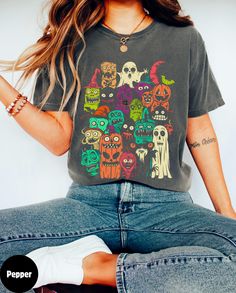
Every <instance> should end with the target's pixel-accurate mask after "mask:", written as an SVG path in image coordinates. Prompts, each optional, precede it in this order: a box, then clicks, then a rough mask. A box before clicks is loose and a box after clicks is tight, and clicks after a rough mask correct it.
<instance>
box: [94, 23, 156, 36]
mask: <svg viewBox="0 0 236 293" xmlns="http://www.w3.org/2000/svg"><path fill="white" fill-rule="evenodd" d="M157 23H158V21H157V20H156V19H153V21H152V22H151V23H150V24H149V25H148V26H146V27H145V28H144V29H142V30H141V31H138V32H134V33H132V35H131V36H130V39H133V38H138V37H141V36H143V35H145V34H147V33H149V32H150V31H151V30H152V29H153V28H154V27H155V26H156V24H157ZM97 29H98V31H100V32H102V33H104V34H106V35H108V36H110V37H113V38H115V39H120V38H121V36H124V37H126V36H129V34H118V33H115V32H113V31H112V30H111V29H109V28H108V27H106V26H104V25H103V24H102V21H99V22H98V23H97Z"/></svg>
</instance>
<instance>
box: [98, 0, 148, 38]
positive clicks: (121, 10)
mask: <svg viewBox="0 0 236 293" xmlns="http://www.w3.org/2000/svg"><path fill="white" fill-rule="evenodd" d="M104 4H105V11H106V12H105V16H104V19H103V22H104V23H105V24H107V25H108V26H110V27H111V28H112V29H113V30H114V31H116V32H118V33H121V34H128V33H130V31H132V29H134V27H135V26H137V25H138V23H139V22H140V21H141V20H142V18H143V17H144V15H145V14H146V12H145V11H144V10H143V5H142V3H141V1H138V0H133V1H132V0H128V1H122V0H120V1H119V0H118V1H115V0H114V1H112V0H104ZM152 20H153V19H152V18H151V17H150V16H148V15H147V16H146V17H145V19H144V21H143V22H142V23H141V25H140V26H139V27H138V28H137V30H136V32H138V31H140V30H142V29H144V28H145V27H146V26H147V25H149V24H150V23H151V22H152Z"/></svg>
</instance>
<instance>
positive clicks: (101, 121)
mask: <svg viewBox="0 0 236 293" xmlns="http://www.w3.org/2000/svg"><path fill="white" fill-rule="evenodd" d="M107 125H108V120H107V119H106V118H103V117H91V118H89V128H99V129H101V130H102V131H103V132H104V133H108V130H107Z"/></svg>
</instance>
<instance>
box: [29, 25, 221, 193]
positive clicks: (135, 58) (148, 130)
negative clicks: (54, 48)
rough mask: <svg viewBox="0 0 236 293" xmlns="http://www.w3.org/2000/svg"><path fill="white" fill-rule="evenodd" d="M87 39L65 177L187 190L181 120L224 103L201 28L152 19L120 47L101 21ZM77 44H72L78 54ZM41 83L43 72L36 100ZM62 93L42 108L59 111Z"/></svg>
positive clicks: (88, 182) (43, 86) (36, 100)
mask: <svg viewBox="0 0 236 293" xmlns="http://www.w3.org/2000/svg"><path fill="white" fill-rule="evenodd" d="M85 39H86V43H87V47H86V50H85V52H84V54H83V56H82V59H81V61H80V66H79V76H80V79H81V85H82V90H81V93H80V99H79V104H78V110H77V115H76V119H75V126H74V131H73V137H72V143H71V147H70V150H69V152H68V171H69V175H70V177H71V179H72V180H73V181H74V182H78V183H80V184H82V185H94V184H102V183H107V182H112V181H118V180H121V179H122V180H131V181H136V182H139V183H143V184H146V185H149V186H152V187H154V188H160V189H168V190H175V191H183V192H185V191H188V190H189V188H190V186H191V179H192V176H191V167H190V166H189V165H188V164H186V163H184V162H183V161H182V156H183V150H184V146H185V139H186V126H187V118H188V117H196V116H200V115H202V114H204V113H207V112H209V111H212V110H214V109H216V108H218V107H219V106H222V105H224V104H225V102H224V100H223V99H222V96H221V93H220V90H219V88H218V85H217V82H216V80H215V77H214V75H213V72H212V70H211V67H210V65H209V61H208V56H207V52H206V48H205V43H204V41H203V39H202V36H201V34H200V33H199V32H198V30H197V29H196V28H195V27H193V26H187V27H174V26H168V25H166V24H164V23H161V22H159V21H158V20H155V21H154V22H152V23H151V24H150V25H149V26H148V27H146V28H145V29H143V30H142V31H138V32H136V33H134V34H133V35H132V36H131V37H130V39H129V40H128V42H127V45H128V51H127V52H125V53H123V52H120V49H119V48H120V37H119V36H118V34H116V33H114V32H113V31H111V30H110V29H108V28H107V27H105V26H103V25H102V24H101V23H99V24H97V25H96V26H95V27H93V28H91V29H90V30H89V31H87V32H86V33H85ZM80 49H81V43H78V50H76V52H77V53H76V54H78V53H79V52H80ZM75 57H76V56H75ZM67 75H68V77H69V76H71V74H70V71H69V70H67ZM47 85H48V79H47V72H46V71H45V70H43V71H41V74H40V75H39V77H38V79H37V83H36V90H35V94H34V99H33V101H34V102H33V103H34V104H35V105H38V104H39V102H40V101H41V97H42V96H43V93H44V91H45V89H46V87H47ZM62 93H63V89H62V88H61V87H60V86H59V85H57V86H56V87H55V89H54V91H53V94H52V95H51V96H50V98H49V101H48V103H47V104H46V105H45V106H44V107H43V110H50V111H57V110H58V109H59V105H60V100H61V99H60V97H62ZM73 97H74V96H73ZM71 101H72V100H71ZM71 108H72V103H68V105H67V106H66V109H65V110H67V111H69V112H70V113H71Z"/></svg>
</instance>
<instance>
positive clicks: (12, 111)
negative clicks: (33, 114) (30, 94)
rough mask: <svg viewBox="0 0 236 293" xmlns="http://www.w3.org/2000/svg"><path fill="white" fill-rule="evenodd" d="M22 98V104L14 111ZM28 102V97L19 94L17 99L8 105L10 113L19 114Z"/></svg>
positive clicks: (12, 114) (7, 108)
mask: <svg viewBox="0 0 236 293" xmlns="http://www.w3.org/2000/svg"><path fill="white" fill-rule="evenodd" d="M20 98H23V100H22V102H21V104H20V105H19V106H18V107H17V109H16V111H14V107H15V105H16V103H17V101H18V100H19V99H20ZM26 103H27V97H26V96H22V95H21V94H18V95H17V97H16V98H15V100H14V101H13V102H12V103H11V104H10V105H9V106H8V107H6V110H7V112H8V115H9V116H15V115H16V114H18V113H19V112H20V110H21V109H22V108H23V107H24V105H25V104H26Z"/></svg>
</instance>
